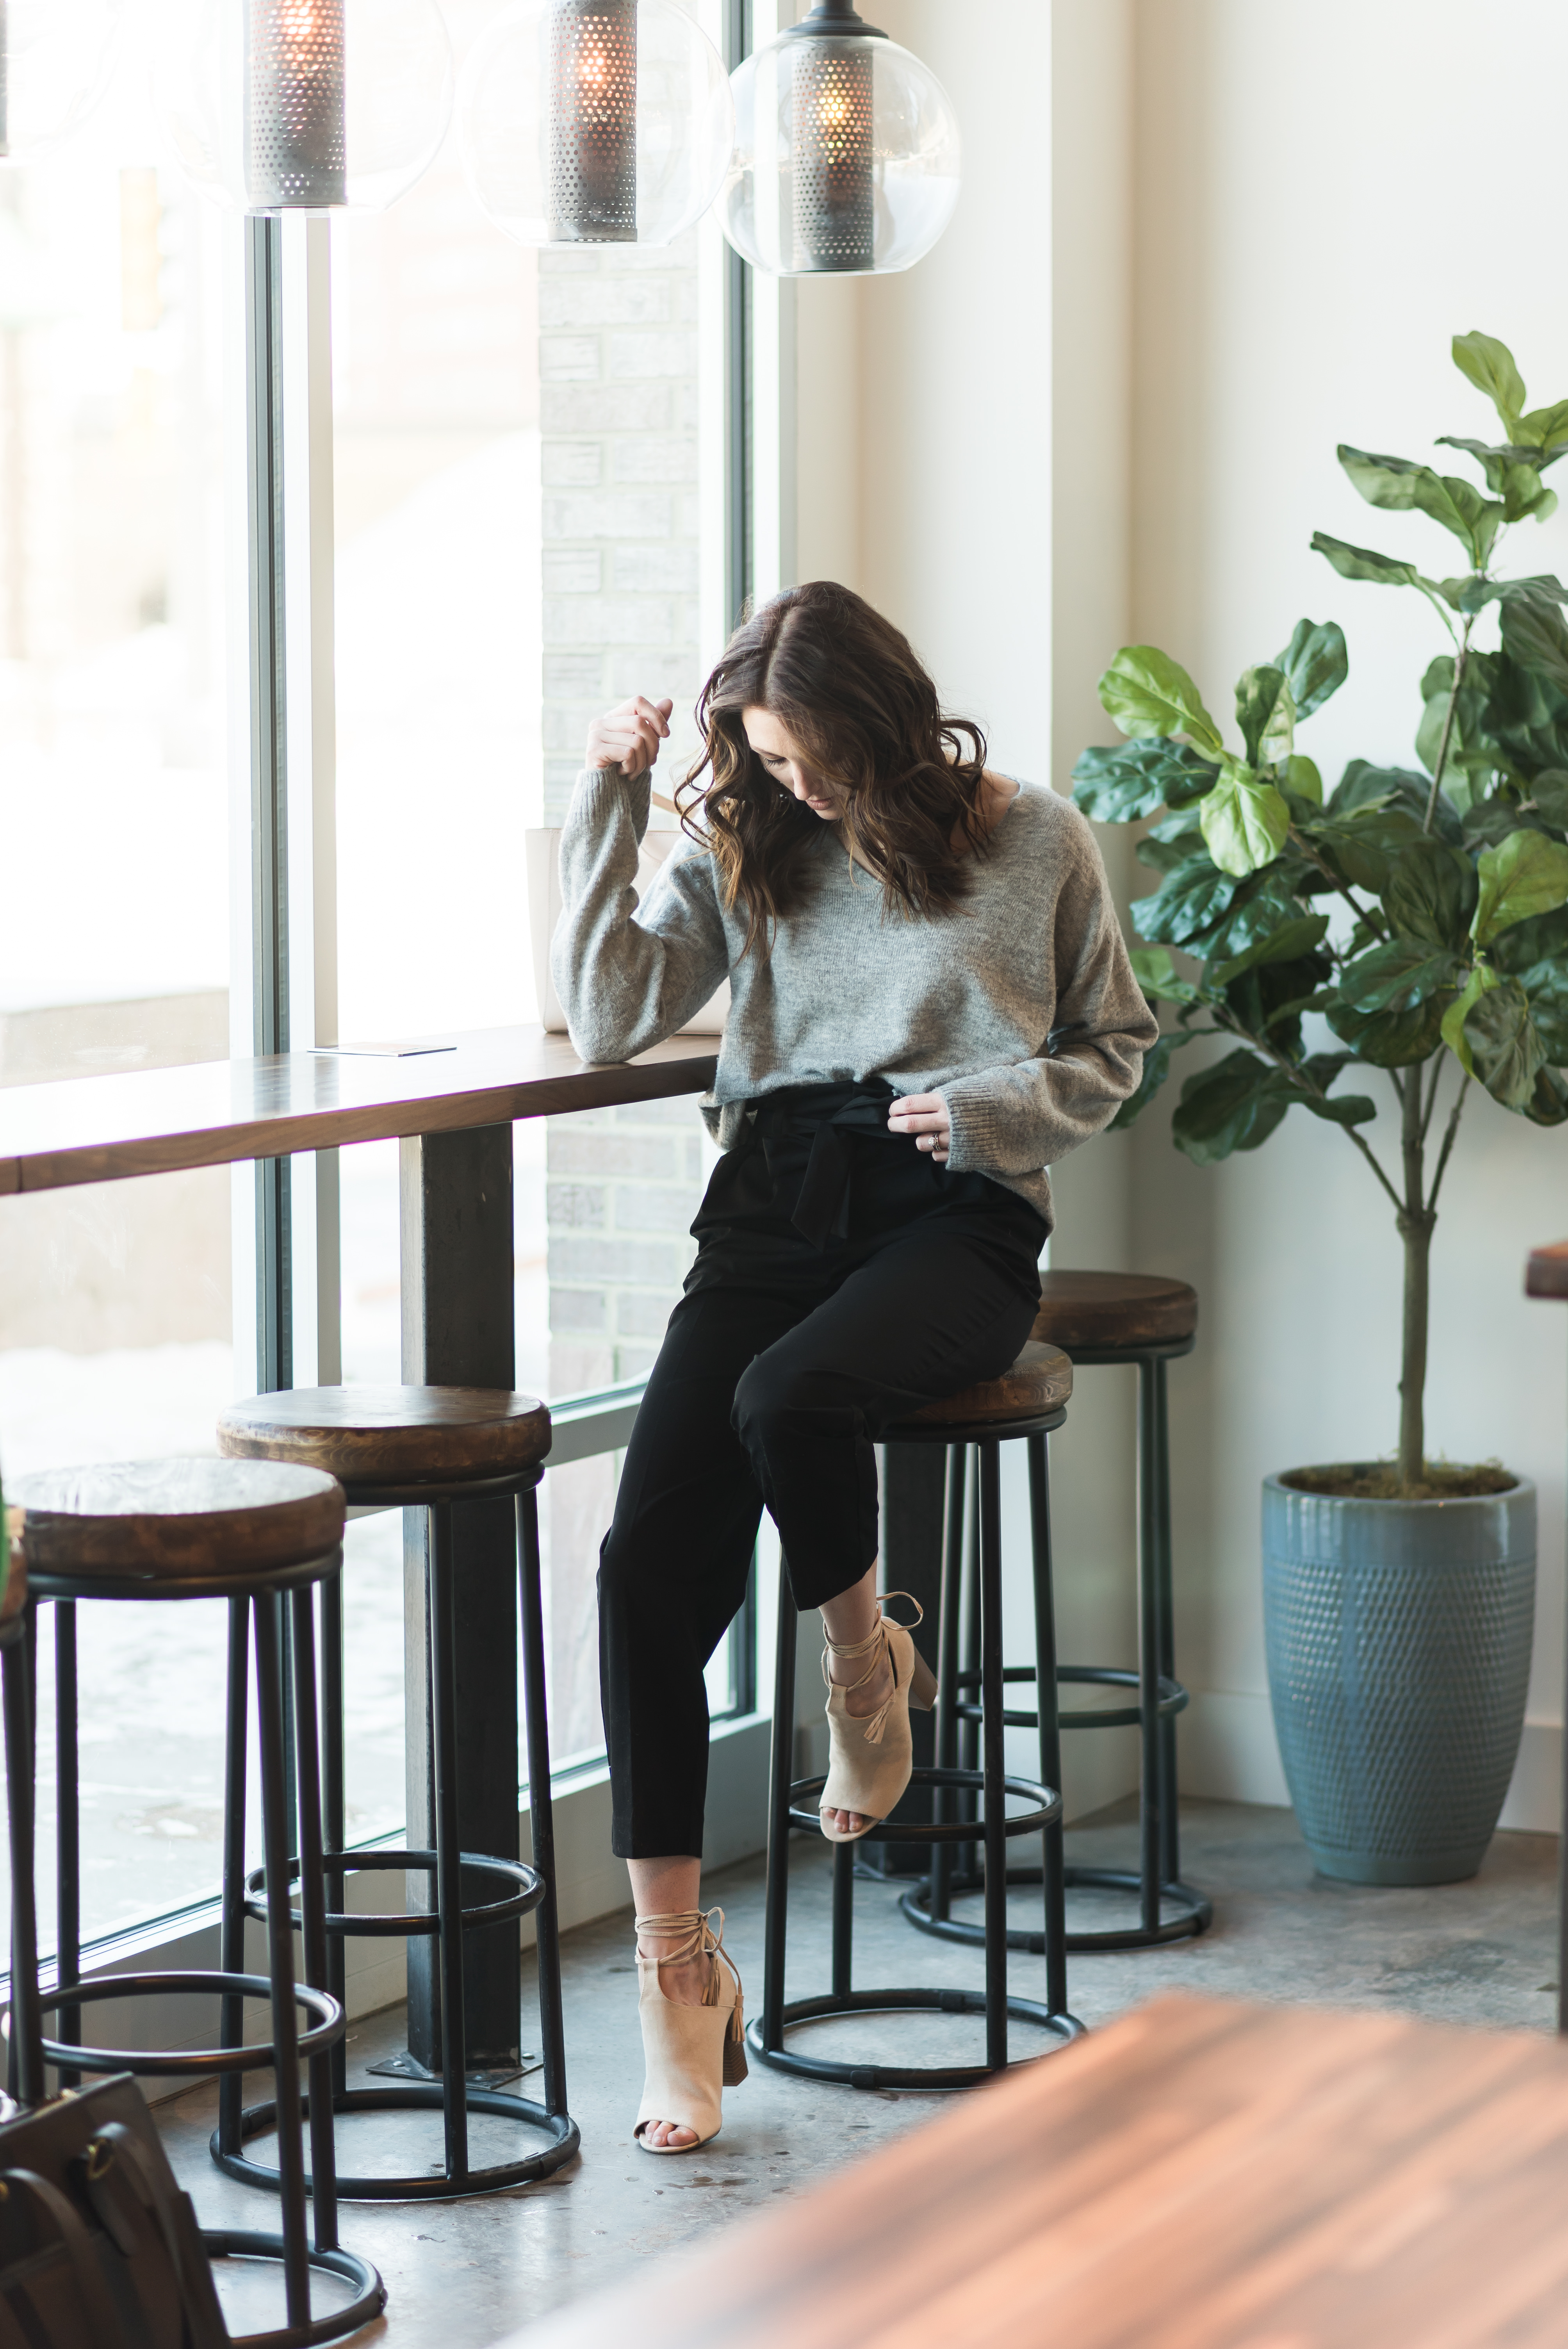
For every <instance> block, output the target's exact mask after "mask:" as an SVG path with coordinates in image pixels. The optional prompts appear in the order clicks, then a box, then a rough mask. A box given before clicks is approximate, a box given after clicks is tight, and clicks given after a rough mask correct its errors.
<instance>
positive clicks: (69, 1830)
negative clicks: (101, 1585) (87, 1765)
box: [55, 1599, 82, 2088]
mask: <svg viewBox="0 0 1568 2349" xmlns="http://www.w3.org/2000/svg"><path fill="white" fill-rule="evenodd" d="M55 1881H56V1909H55V1915H56V1936H57V1945H58V1950H59V1956H58V1960H57V1979H58V1981H59V1982H60V1983H61V1984H62V1985H64V1984H65V1983H67V1982H79V1981H80V1980H81V1972H82V1827H81V1775H80V1771H79V1768H78V1765H77V1609H76V1601H75V1600H74V1599H59V1600H57V1602H56V1606H55ZM56 2036H57V2038H58V2039H62V2040H65V2041H67V2043H68V2044H70V2045H71V2046H73V2047H75V2046H79V2045H80V2044H81V2036H82V2011H81V2008H80V2007H79V2006H62V2007H61V2009H60V2012H59V2024H58V2029H57V2033H56ZM59 2084H60V2086H61V2087H62V2088H79V2087H80V2086H81V2084H82V2075H81V2074H80V2073H79V2072H77V2071H76V2070H74V2069H73V2070H66V2069H62V2071H61V2073H60V2075H59Z"/></svg>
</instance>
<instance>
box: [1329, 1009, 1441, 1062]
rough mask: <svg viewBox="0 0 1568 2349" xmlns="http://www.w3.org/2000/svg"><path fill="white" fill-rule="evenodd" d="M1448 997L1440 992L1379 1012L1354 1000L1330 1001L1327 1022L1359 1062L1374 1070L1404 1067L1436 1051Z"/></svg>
mask: <svg viewBox="0 0 1568 2349" xmlns="http://www.w3.org/2000/svg"><path fill="white" fill-rule="evenodd" d="M1448 1000H1449V999H1448V997H1447V996H1445V995H1443V994H1441V993H1439V994H1435V995H1431V996H1428V997H1426V998H1424V999H1422V1000H1421V1001H1419V1002H1417V1003H1414V1004H1412V1005H1410V1006H1409V1008H1408V1009H1405V1010H1396V1009H1387V1010H1382V1011H1369V1010H1366V1009H1362V1008H1361V1007H1360V1006H1359V1005H1357V1004H1354V1003H1345V1002H1340V1003H1331V1004H1330V1005H1329V1007H1328V1012H1327V1018H1328V1024H1329V1026H1330V1027H1331V1028H1332V1029H1333V1030H1334V1032H1335V1034H1336V1036H1337V1037H1338V1038H1339V1040H1340V1042H1341V1043H1343V1044H1348V1045H1349V1047H1350V1049H1351V1050H1352V1051H1353V1052H1354V1053H1355V1055H1356V1057H1357V1060H1358V1061H1367V1062H1369V1063H1370V1065H1371V1066H1372V1067H1373V1068H1375V1069H1404V1068H1408V1067H1409V1066H1411V1064H1412V1063H1413V1062H1415V1061H1425V1060H1429V1059H1430V1057H1431V1055H1432V1054H1433V1053H1434V1052H1435V1051H1436V1050H1437V1049H1438V1044H1439V1040H1440V1037H1441V1034H1442V1022H1443V1013H1444V1008H1445V1006H1446V1004H1447V1002H1448Z"/></svg>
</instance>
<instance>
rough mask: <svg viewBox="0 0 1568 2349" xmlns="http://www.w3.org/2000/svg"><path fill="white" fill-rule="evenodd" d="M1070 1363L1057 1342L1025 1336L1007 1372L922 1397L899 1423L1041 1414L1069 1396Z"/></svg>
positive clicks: (962, 1422) (953, 1423) (954, 1423)
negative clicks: (937, 1397)
mask: <svg viewBox="0 0 1568 2349" xmlns="http://www.w3.org/2000/svg"><path fill="white" fill-rule="evenodd" d="M1072 1391H1073V1366H1072V1364H1071V1363H1070V1362H1069V1361H1068V1358H1067V1356H1066V1355H1065V1354H1064V1353H1063V1352H1062V1351H1061V1350H1060V1348H1059V1347H1057V1346H1047V1345H1042V1344H1041V1343H1040V1341H1039V1340H1037V1339H1036V1338H1031V1339H1029V1340H1028V1341H1027V1342H1026V1345H1025V1348H1024V1350H1023V1352H1022V1353H1021V1354H1020V1355H1019V1357H1018V1359H1017V1361H1016V1362H1015V1363H1014V1365H1013V1367H1012V1369H1011V1370H1010V1371H1003V1373H1002V1376H1001V1377H1000V1378H999V1379H984V1380H982V1381H980V1383H979V1384H978V1385H977V1386H972V1387H965V1389H964V1391H963V1392H962V1393H961V1394H955V1395H944V1396H943V1398H942V1400H941V1402H928V1403H927V1404H926V1405H925V1407H924V1409H923V1410H922V1411H916V1412H912V1413H910V1416H909V1418H908V1420H907V1421H906V1422H904V1424H905V1425H907V1426H911V1427H949V1428H952V1429H954V1431H956V1430H958V1429H959V1428H961V1427H967V1426H970V1425H974V1424H978V1423H987V1424H995V1423H996V1422H998V1421H1006V1420H1021V1419H1042V1418H1044V1417H1045V1415H1046V1413H1047V1412H1053V1411H1060V1410H1062V1409H1063V1408H1064V1406H1065V1405H1066V1404H1067V1403H1068V1402H1070V1401H1071V1399H1072ZM887 1433H888V1437H889V1440H890V1441H895V1440H896V1437H897V1430H896V1429H895V1428H889V1429H888V1431H887Z"/></svg>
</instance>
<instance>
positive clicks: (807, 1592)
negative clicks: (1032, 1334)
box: [599, 1148, 1045, 1859]
mask: <svg viewBox="0 0 1568 2349" xmlns="http://www.w3.org/2000/svg"><path fill="white" fill-rule="evenodd" d="M890 1157H891V1154H888V1153H886V1152H885V1151H876V1150H875V1149H874V1148H873V1150H872V1170H871V1176H870V1179H869V1180H868V1181H866V1182H865V1183H864V1184H862V1186H861V1187H862V1190H864V1191H867V1192H869V1193H870V1194H871V1195H870V1197H869V1198H868V1199H866V1200H865V1201H863V1202H861V1201H857V1216H856V1228H855V1229H853V1230H852V1231H851V1237H850V1238H849V1239H848V1240H846V1241H845V1242H843V1243H841V1244H837V1243H836V1244H830V1245H829V1246H828V1247H825V1248H821V1249H811V1248H808V1247H799V1248H795V1247H790V1246H789V1245H788V1244H783V1245H780V1243H779V1239H778V1236H777V1229H776V1228H775V1227H771V1226H770V1227H769V1228H768V1229H766V1230H764V1231H763V1232H762V1233H761V1234H760V1235H758V1237H757V1244H756V1245H755V1246H753V1245H751V1237H752V1236H750V1235H748V1233H746V1232H744V1231H738V1230H737V1228H736V1227H734V1226H729V1227H727V1229H726V1231H725V1233H724V1235H723V1243H722V1257H723V1278H718V1279H710V1278H708V1277H707V1273H705V1259H704V1257H702V1256H699V1258H698V1264H697V1268H696V1271H695V1272H694V1275H693V1282H694V1284H696V1285H694V1286H692V1287H690V1288H688V1292H687V1294H686V1296H685V1297H683V1298H682V1299H681V1301H680V1303H679V1304H678V1305H677V1306H676V1309H675V1312H674V1314H673V1315H672V1317H671V1319H670V1323H669V1328H668V1331H667V1333H666V1336H665V1342H664V1346H663V1349H662V1350H661V1351H660V1354H659V1357H658V1360H657V1361H656V1362H655V1366H654V1370H653V1372H652V1375H651V1377H650V1379H649V1382H648V1389H647V1393H646V1396H645V1400H644V1402H643V1404H642V1407H641V1409H640V1411H639V1412H638V1414H637V1420H636V1424H635V1427H634V1431H633V1435H632V1441H631V1444H630V1445H629V1447H628V1450H627V1454H626V1459H625V1464H624V1471H623V1474H622V1478H621V1485H620V1490H619V1494H618V1495H617V1499H616V1506H615V1516H614V1524H613V1525H612V1526H611V1529H610V1531H609V1533H608V1535H607V1536H606V1537H605V1539H604V1543H603V1549H602V1551H601V1562H600V1570H599V1594H600V1671H601V1682H602V1690H603V1707H604V1723H605V1732H606V1738H607V1742H608V1746H609V1754H610V1775H611V1783H612V1788H613V1793H614V1827H613V1840H614V1849H615V1851H616V1852H617V1854H618V1855H619V1856H620V1857H622V1858H626V1859H653V1858H662V1857H672V1856H676V1855H681V1854H687V1855H691V1856H694V1857H696V1856H700V1853H701V1850H702V1827H703V1806H704V1797H705V1794H706V1790H707V1726H708V1724H707V1691H706V1687H705V1684H704V1680H703V1671H704V1667H705V1665H706V1664H707V1661H708V1659H709V1657H710V1656H711V1655H712V1654H713V1652H714V1650H715V1649H716V1648H717V1645H718V1642H719V1640H721V1639H722V1638H723V1636H724V1633H725V1631H726V1630H727V1627H728V1625H729V1623H730V1622H731V1621H732V1619H734V1617H735V1615H736V1614H737V1612H738V1609H739V1608H740V1605H741V1603H742V1600H743V1599H744V1598H745V1595H746V1584H747V1578H748V1572H749V1569H750V1564H751V1557H752V1551H753V1546H754V1544H755V1541H756V1537H757V1530H758V1522H759V1519H760V1516H761V1512H762V1509H763V1506H765V1505H766V1506H767V1508H768V1509H769V1514H770V1515H771V1516H772V1517H773V1519H774V1522H775V1524H776V1525H777V1526H778V1528H779V1537H780V1539H781V1541H782V1544H783V1549H784V1555H785V1558H786V1560H787V1564H788V1570H789V1581H790V1587H791V1589H792V1591H793V1594H794V1598H795V1601H796V1604H797V1606H799V1608H801V1609H806V1608H809V1607H818V1606H820V1605H821V1604H822V1602H823V1601H824V1600H825V1599H833V1598H836V1597H837V1596H838V1594H839V1593H840V1592H841V1591H842V1590H846V1589H848V1588H850V1587H851V1585H852V1584H854V1583H855V1582H858V1581H859V1580H860V1578H861V1576H862V1575H863V1574H864V1573H865V1572H866V1569H867V1568H869V1567H870V1566H871V1565H872V1563H873V1562H874V1560H875V1558H876V1555H877V1484H876V1463H875V1455H874V1452H873V1448H872V1447H873V1445H874V1444H875V1443H876V1441H877V1438H878V1436H879V1435H880V1433H881V1432H882V1429H883V1428H884V1427H885V1426H887V1425H888V1424H890V1423H892V1422H893V1421H895V1420H897V1419H899V1418H901V1417H903V1416H905V1415H907V1414H908V1413H910V1412H912V1411H913V1410H916V1409H918V1408H919V1406H920V1405H921V1404H922V1403H924V1402H932V1401H934V1400H935V1399H936V1398H937V1397H939V1396H942V1395H947V1394H953V1393H955V1392H957V1391H958V1390H959V1389H960V1388H962V1387H965V1386H967V1385H969V1384H970V1383H971V1382H972V1381H975V1380H977V1379H985V1378H995V1377H997V1376H999V1375H1000V1373H1001V1372H1002V1371H1005V1370H1006V1368H1007V1367H1008V1365H1009V1364H1010V1363H1011V1362H1012V1361H1014V1360H1015V1359H1016V1356H1017V1353H1018V1350H1019V1349H1020V1347H1021V1346H1022V1345H1023V1343H1024V1341H1025V1340H1026V1338H1027V1336H1028V1333H1029V1328H1030V1325H1031V1323H1032V1321H1033V1319H1034V1314H1035V1311H1036V1309H1037V1304H1038V1298H1039V1288H1038V1279H1037V1274H1036V1270H1035V1265H1036V1262H1037V1257H1038V1254H1039V1247H1040V1243H1041V1242H1042V1240H1043V1239H1044V1237H1045V1226H1044V1224H1043V1222H1042V1221H1041V1220H1040V1218H1039V1217H1037V1216H1035V1215H1034V1214H1033V1211H1032V1210H1030V1209H1028V1208H1027V1207H1026V1206H1024V1203H1022V1202H1020V1201H1016V1200H1011V1199H1010V1196H1009V1195H1008V1194H1006V1193H1005V1192H1003V1191H1002V1190H1001V1189H1000V1187H999V1186H997V1185H985V1190H986V1191H987V1192H989V1193H990V1194H991V1195H993V1197H994V1199H995V1202H996V1203H997V1206H996V1211H995V1214H992V1213H981V1214H978V1215H976V1214H975V1213H972V1212H966V1211H965V1208H964V1206H963V1205H962V1200H963V1198H964V1196H965V1195H966V1194H967V1188H968V1186H969V1185H975V1184H977V1183H980V1182H981V1181H982V1179H983V1178H979V1177H969V1178H967V1184H966V1185H965V1193H963V1194H958V1195H957V1196H956V1197H954V1202H953V1205H954V1208H955V1209H956V1212H952V1211H945V1212H944V1199H945V1195H944V1193H943V1191H942V1190H940V1189H938V1190H936V1191H935V1192H934V1190H933V1187H932V1178H933V1175H934V1171H935V1170H933V1169H930V1168H929V1167H928V1166H926V1165H925V1164H923V1163H916V1169H915V1172H916V1175H917V1179H918V1187H917V1188H916V1189H915V1190H914V1191H913V1194H909V1193H908V1192H907V1190H906V1189H901V1187H900V1186H901V1185H907V1184H908V1183H909V1181H910V1179H911V1177H910V1175H909V1174H908V1172H907V1171H906V1169H907V1164H908V1162H903V1163H892V1164H890V1163H889V1161H890ZM960 1179H961V1180H962V1179H963V1178H960ZM953 1189H954V1192H956V1190H957V1186H956V1185H954V1186H953ZM912 1198H913V1205H914V1206H915V1207H916V1208H918V1209H923V1212H915V1213H913V1214H911V1213H910V1212H909V1209H910V1206H911V1201H912ZM934 1201H935V1203H936V1204H935V1206H934ZM879 1208H880V1209H881V1211H882V1212H881V1213H880V1214H879V1212H878V1211H879ZM697 1229H698V1231H699V1235H700V1233H701V1230H702V1226H701V1222H700V1219H699V1224H698V1226H697ZM711 1269H712V1268H711V1266H710V1267H709V1270H711Z"/></svg>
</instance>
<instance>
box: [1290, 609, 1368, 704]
mask: <svg viewBox="0 0 1568 2349" xmlns="http://www.w3.org/2000/svg"><path fill="white" fill-rule="evenodd" d="M1274 667H1276V668H1281V669H1283V670H1284V680H1285V683H1286V684H1287V685H1288V686H1289V688H1290V690H1291V698H1292V699H1293V700H1294V701H1295V714H1296V718H1297V719H1298V720H1299V719H1303V718H1310V717H1311V716H1312V713H1313V711H1314V710H1315V709H1322V707H1323V705H1324V703H1325V702H1326V700H1327V699H1328V698H1329V695H1330V694H1332V693H1337V692H1338V690H1339V688H1340V687H1341V686H1342V685H1343V684H1344V682H1345V680H1346V678H1347V677H1348V676H1349V674H1350V655H1349V653H1348V652H1347V651H1346V645H1345V631H1344V629H1343V628H1342V627H1341V626H1340V625H1339V623H1338V621H1337V620H1319V621H1312V620H1298V621H1297V622H1296V624H1295V628H1294V629H1293V630H1292V632H1291V639H1290V642H1289V644H1288V645H1286V647H1285V648H1284V652H1283V653H1281V654H1280V655H1279V656H1278V657H1277V659H1276V660H1275V662H1274Z"/></svg>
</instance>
